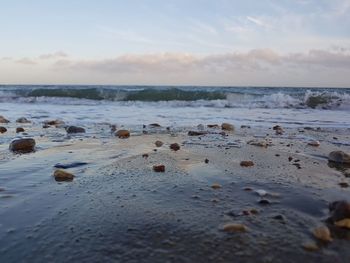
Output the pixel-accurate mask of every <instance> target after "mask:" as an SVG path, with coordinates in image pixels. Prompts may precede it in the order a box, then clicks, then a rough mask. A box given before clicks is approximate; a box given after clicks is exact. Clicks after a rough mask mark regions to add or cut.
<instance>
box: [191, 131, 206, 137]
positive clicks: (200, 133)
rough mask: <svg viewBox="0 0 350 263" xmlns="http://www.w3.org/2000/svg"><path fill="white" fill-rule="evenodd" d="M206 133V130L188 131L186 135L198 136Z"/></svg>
mask: <svg viewBox="0 0 350 263" xmlns="http://www.w3.org/2000/svg"><path fill="white" fill-rule="evenodd" d="M205 134H208V132H206V131H189V132H188V133H187V135H188V136H200V135H205Z"/></svg>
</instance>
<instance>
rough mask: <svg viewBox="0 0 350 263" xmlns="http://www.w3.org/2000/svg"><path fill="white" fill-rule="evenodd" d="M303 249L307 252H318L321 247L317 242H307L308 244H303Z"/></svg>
mask: <svg viewBox="0 0 350 263" xmlns="http://www.w3.org/2000/svg"><path fill="white" fill-rule="evenodd" d="M301 246H302V247H303V249H305V250H306V251H311V252H312V251H317V250H319V247H318V246H317V244H316V243H315V242H307V243H303V244H302V245H301Z"/></svg>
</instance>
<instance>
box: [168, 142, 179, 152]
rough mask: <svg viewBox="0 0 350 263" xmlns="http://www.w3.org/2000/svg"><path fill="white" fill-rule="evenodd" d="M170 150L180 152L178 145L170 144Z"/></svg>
mask: <svg viewBox="0 0 350 263" xmlns="http://www.w3.org/2000/svg"><path fill="white" fill-rule="evenodd" d="M170 149H171V150H173V151H175V152H176V151H178V150H180V145H179V144H178V143H172V144H170Z"/></svg>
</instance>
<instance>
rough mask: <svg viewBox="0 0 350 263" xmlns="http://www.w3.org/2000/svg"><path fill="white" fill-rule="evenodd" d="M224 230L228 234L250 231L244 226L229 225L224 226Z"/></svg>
mask: <svg viewBox="0 0 350 263" xmlns="http://www.w3.org/2000/svg"><path fill="white" fill-rule="evenodd" d="M222 230H224V231H225V232H228V233H234V232H246V231H248V228H247V227H246V226H245V225H243V224H237V223H228V224H225V225H224V226H223V228H222Z"/></svg>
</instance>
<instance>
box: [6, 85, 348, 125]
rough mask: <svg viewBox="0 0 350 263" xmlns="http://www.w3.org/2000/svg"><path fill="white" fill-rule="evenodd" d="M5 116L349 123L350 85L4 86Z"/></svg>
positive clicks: (79, 121) (75, 120) (78, 121)
mask: <svg viewBox="0 0 350 263" xmlns="http://www.w3.org/2000/svg"><path fill="white" fill-rule="evenodd" d="M0 115H3V116H4V117H6V118H7V119H10V120H15V119H17V118H18V117H26V118H30V119H32V120H34V121H36V122H42V121H45V120H52V119H60V120H63V121H65V122H66V123H69V124H72V125H91V124H98V123H111V124H117V125H125V126H130V127H133V126H137V125H142V124H149V123H159V124H160V125H164V126H175V127H185V126H193V125H198V124H216V123H222V122H230V123H234V124H236V125H250V126H260V127H266V126H267V127H271V125H273V124H281V125H283V126H286V127H298V126H308V127H330V128H350V88H299V87H298V88H296V87H294V88H293V87H206V86H205V87H202V86H106V85H104V86H90V85H88V86H86V85H0Z"/></svg>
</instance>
